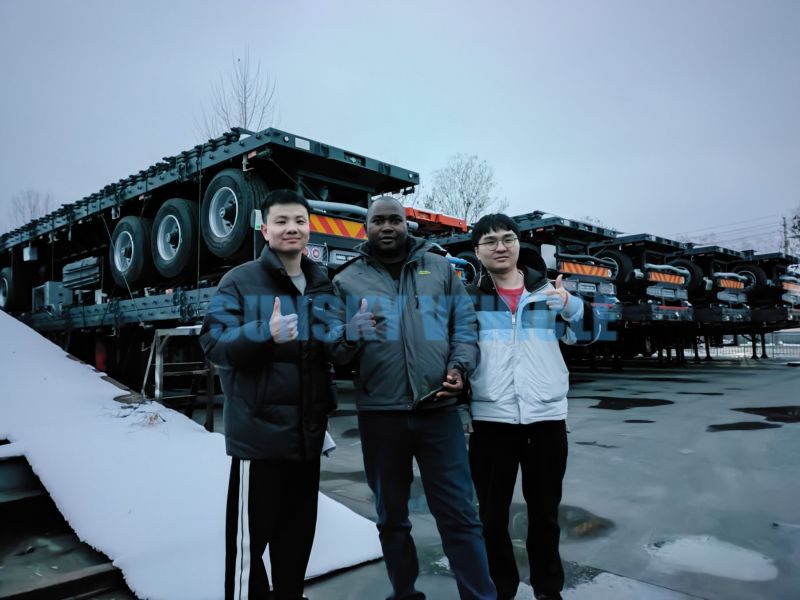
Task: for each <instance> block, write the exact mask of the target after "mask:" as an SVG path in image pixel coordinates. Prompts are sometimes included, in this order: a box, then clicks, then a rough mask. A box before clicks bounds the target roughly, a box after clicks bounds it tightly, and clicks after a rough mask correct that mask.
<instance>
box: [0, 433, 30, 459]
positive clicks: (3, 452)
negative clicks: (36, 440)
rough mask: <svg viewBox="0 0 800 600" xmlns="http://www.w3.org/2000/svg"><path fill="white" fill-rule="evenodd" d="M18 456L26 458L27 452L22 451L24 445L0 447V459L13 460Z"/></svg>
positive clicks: (4, 445)
mask: <svg viewBox="0 0 800 600" xmlns="http://www.w3.org/2000/svg"><path fill="white" fill-rule="evenodd" d="M0 439H5V438H0ZM16 456H25V451H24V450H23V449H22V444H3V445H2V446H0V459H3V458H13V457H16Z"/></svg>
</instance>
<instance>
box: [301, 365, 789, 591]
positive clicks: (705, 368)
mask: <svg viewBox="0 0 800 600" xmlns="http://www.w3.org/2000/svg"><path fill="white" fill-rule="evenodd" d="M798 418H800V369H798V368H792V367H790V366H788V365H787V364H786V362H785V361H780V360H775V359H773V360H769V361H763V360H761V361H751V360H749V359H745V360H739V359H737V360H720V359H718V360H715V361H713V362H710V363H705V362H704V363H701V364H699V365H698V364H690V365H689V366H686V367H671V368H668V369H659V368H656V367H655V366H654V365H652V363H648V364H647V365H645V366H644V367H642V366H636V367H630V368H626V369H625V370H624V371H623V372H621V373H619V372H609V371H600V372H589V371H573V374H572V390H571V394H570V417H569V427H570V429H571V433H570V435H569V452H570V456H569V464H568V468H567V475H566V478H565V485H564V498H563V501H562V507H561V524H562V545H561V549H562V557H563V559H564V561H565V563H566V567H567V586H566V587H567V590H566V592H565V593H564V597H565V598H575V599H577V598H592V599H596V598H609V599H611V598H615V599H620V598H687V597H690V598H693V597H702V598H724V599H726V600H727V599H737V598H743V599H744V598H748V599H750V598H765V599H766V598H770V599H772V598H796V597H798V594H799V593H800V479H799V478H798V477H797V475H798V473H799V472H800V436H799V435H798V432H799V431H800V430H799V429H798V428H800V425H798V424H797V420H798ZM330 429H331V433H332V434H333V435H334V437H335V438H336V440H337V443H338V448H337V450H336V452H335V453H334V455H333V456H332V457H331V458H330V459H324V460H323V473H322V482H321V487H322V490H323V491H324V492H325V493H326V494H328V495H329V496H331V497H333V498H335V499H336V500H338V501H340V502H342V503H343V504H345V505H347V506H349V507H350V508H351V509H353V510H355V511H356V512H358V513H359V514H362V515H364V516H366V517H367V518H370V519H373V520H374V519H375V511H374V508H373V505H372V494H371V492H370V490H369V488H368V487H367V485H366V482H365V477H364V473H363V464H362V459H361V449H360V441H359V436H358V430H357V425H356V418H355V411H354V406H353V393H352V388H351V386H350V384H340V407H339V410H338V411H337V413H336V415H335V416H334V417H333V418H332V419H331V423H330ZM410 508H411V515H412V516H411V520H412V523H413V535H414V538H415V540H416V544H417V549H418V553H419V555H420V569H421V576H420V580H419V586H418V587H419V589H421V590H422V591H424V592H425V593H426V594H427V596H428V597H429V598H431V599H437V600H438V599H442V600H446V599H449V598H457V597H458V594H457V591H456V586H455V581H454V580H453V578H452V575H451V574H450V572H449V570H448V568H447V561H446V559H445V558H444V555H443V552H442V547H441V541H440V538H439V535H438V532H437V530H436V527H435V522H434V520H433V518H432V516H431V515H430V513H429V512H428V509H427V504H426V502H425V497H424V494H423V492H422V486H421V484H420V482H419V479H418V478H417V479H415V481H414V484H413V486H412V498H411V502H410ZM526 521H527V515H526V513H525V508H524V502H523V499H522V493H521V489H520V486H519V482H518V485H517V490H516V493H515V496H514V503H513V505H512V518H511V523H510V528H511V531H512V537H513V538H514V540H515V542H514V543H515V545H516V547H517V550H518V556H517V558H518V563H519V566H520V572H521V574H522V576H523V580H525V581H527V579H528V568H527V565H526V558H525V552H524V532H525V528H526ZM343 543H346V540H343ZM306 593H307V595H308V596H309V597H311V598H312V600H314V599H316V600H319V599H327V598H335V599H348V598H352V599H363V598H384V597H386V596H387V595H388V593H389V583H388V580H387V578H386V575H385V571H384V566H383V563H382V562H376V563H372V564H368V565H364V566H361V567H358V568H355V569H351V570H347V571H344V572H342V573H338V574H333V575H329V576H327V577H324V578H321V579H318V580H316V581H313V582H309V584H308V586H307V588H306ZM517 598H518V599H522V598H532V593H531V590H530V587H529V586H527V585H523V586H521V588H520V591H519V593H518V596H517Z"/></svg>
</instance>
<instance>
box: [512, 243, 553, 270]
mask: <svg viewBox="0 0 800 600" xmlns="http://www.w3.org/2000/svg"><path fill="white" fill-rule="evenodd" d="M519 264H521V265H524V266H526V267H530V268H532V269H536V270H537V271H541V272H542V273H544V274H545V275H546V274H547V265H546V264H545V262H544V259H543V258H542V255H541V253H540V252H539V249H538V248H537V247H536V246H534V245H533V244H530V243H528V242H521V243H520V245H519Z"/></svg>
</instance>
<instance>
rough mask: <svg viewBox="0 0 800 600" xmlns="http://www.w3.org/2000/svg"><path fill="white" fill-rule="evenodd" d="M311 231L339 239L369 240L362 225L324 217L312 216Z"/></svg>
mask: <svg viewBox="0 0 800 600" xmlns="http://www.w3.org/2000/svg"><path fill="white" fill-rule="evenodd" d="M310 229H311V231H313V232H316V233H324V234H327V235H335V236H338V237H350V238H356V239H359V240H365V239H367V233H366V231H365V230H364V226H363V225H362V224H361V223H358V222H356V221H349V220H347V219H337V218H335V217H326V216H324V215H311V218H310Z"/></svg>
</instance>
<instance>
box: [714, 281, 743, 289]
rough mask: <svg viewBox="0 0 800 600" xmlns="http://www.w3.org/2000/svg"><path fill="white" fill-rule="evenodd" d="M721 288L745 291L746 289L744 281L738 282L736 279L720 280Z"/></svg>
mask: <svg viewBox="0 0 800 600" xmlns="http://www.w3.org/2000/svg"><path fill="white" fill-rule="evenodd" d="M719 285H720V287H724V288H729V289H733V290H743V289H744V282H743V281H736V280H735V279H720V280H719Z"/></svg>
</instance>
